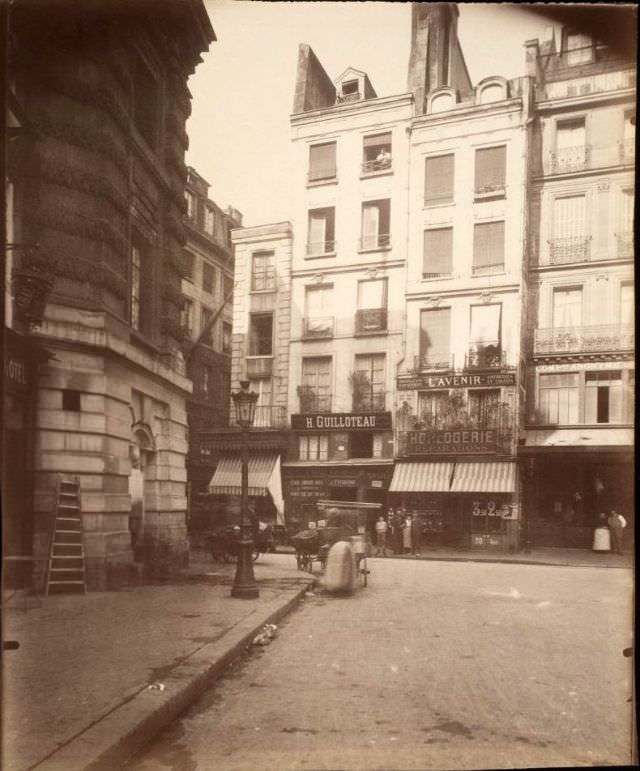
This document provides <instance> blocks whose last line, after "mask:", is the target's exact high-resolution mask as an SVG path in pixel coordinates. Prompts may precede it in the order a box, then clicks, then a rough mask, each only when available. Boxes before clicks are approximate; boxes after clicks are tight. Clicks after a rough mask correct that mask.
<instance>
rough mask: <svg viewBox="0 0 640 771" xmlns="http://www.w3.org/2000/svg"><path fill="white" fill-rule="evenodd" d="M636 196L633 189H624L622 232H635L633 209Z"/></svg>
mask: <svg viewBox="0 0 640 771" xmlns="http://www.w3.org/2000/svg"><path fill="white" fill-rule="evenodd" d="M634 204H635V196H634V194H633V190H622V197H621V201H620V228H619V232H620V233H628V234H630V235H632V234H633V210H634Z"/></svg>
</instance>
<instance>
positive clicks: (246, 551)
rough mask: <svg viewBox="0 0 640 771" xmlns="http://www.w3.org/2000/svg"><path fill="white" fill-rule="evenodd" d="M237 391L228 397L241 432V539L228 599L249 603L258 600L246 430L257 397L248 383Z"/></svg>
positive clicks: (252, 415) (249, 425) (249, 424)
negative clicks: (255, 598) (254, 569)
mask: <svg viewBox="0 0 640 771" xmlns="http://www.w3.org/2000/svg"><path fill="white" fill-rule="evenodd" d="M240 387H241V388H242V390H241V391H236V392H235V393H232V394H231V398H232V399H233V404H234V406H235V409H236V422H237V423H238V425H239V426H240V428H241V429H242V481H241V485H242V511H241V517H242V519H241V525H240V528H241V531H240V532H241V535H240V541H239V543H238V566H237V568H236V577H235V578H234V580H233V587H232V588H231V596H232V597H241V598H242V599H246V600H250V599H253V598H254V597H257V596H258V587H257V586H256V579H255V578H254V576H253V538H252V533H251V522H250V521H249V516H248V508H249V447H248V442H247V439H248V434H249V428H250V427H251V426H252V424H253V418H254V415H255V412H256V402H257V401H258V394H256V393H254V392H253V391H249V381H248V380H241V381H240Z"/></svg>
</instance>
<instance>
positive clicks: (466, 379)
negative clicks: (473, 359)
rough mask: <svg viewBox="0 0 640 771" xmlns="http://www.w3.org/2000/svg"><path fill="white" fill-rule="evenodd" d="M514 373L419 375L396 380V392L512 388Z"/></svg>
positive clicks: (514, 382)
mask: <svg viewBox="0 0 640 771" xmlns="http://www.w3.org/2000/svg"><path fill="white" fill-rule="evenodd" d="M515 384H516V373H515V372H482V373H480V374H477V375H419V376H416V377H412V378H409V379H408V380H401V379H398V391H428V390H430V389H435V388H473V387H474V386H482V387H485V388H486V387H488V386H493V387H497V386H513V385H515Z"/></svg>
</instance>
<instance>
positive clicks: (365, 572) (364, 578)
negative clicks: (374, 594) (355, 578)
mask: <svg viewBox="0 0 640 771" xmlns="http://www.w3.org/2000/svg"><path fill="white" fill-rule="evenodd" d="M358 567H359V569H360V576H361V579H362V585H363V586H366V585H367V578H368V576H369V571H368V570H367V558H366V557H362V559H361V560H360V564H359V566H358Z"/></svg>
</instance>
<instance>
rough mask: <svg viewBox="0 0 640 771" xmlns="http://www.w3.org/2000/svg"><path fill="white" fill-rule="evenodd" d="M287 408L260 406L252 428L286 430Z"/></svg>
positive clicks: (257, 408)
mask: <svg viewBox="0 0 640 771" xmlns="http://www.w3.org/2000/svg"><path fill="white" fill-rule="evenodd" d="M286 427H287V408H286V407H272V406H266V407H265V406H258V407H256V413H255V417H254V419H253V426H252V428H286Z"/></svg>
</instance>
